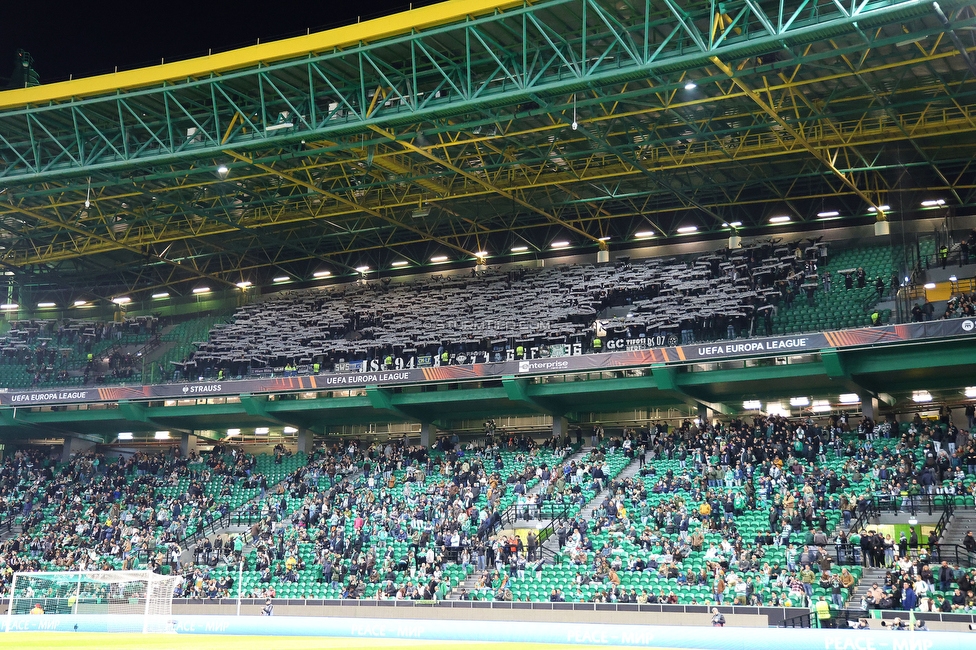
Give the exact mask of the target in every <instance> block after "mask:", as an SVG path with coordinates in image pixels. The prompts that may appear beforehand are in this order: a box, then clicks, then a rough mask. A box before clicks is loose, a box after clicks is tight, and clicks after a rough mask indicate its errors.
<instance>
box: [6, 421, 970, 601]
mask: <svg viewBox="0 0 976 650" xmlns="http://www.w3.org/2000/svg"><path fill="white" fill-rule="evenodd" d="M943 415H944V417H945V418H946V422H937V421H936V422H933V421H924V420H922V419H921V418H916V419H915V420H914V421H913V422H911V423H910V424H909V425H908V426H907V427H900V426H899V425H898V423H895V422H893V421H891V420H889V419H885V420H883V421H881V422H874V421H872V420H871V419H869V418H859V419H858V421H857V422H853V421H851V420H850V419H849V418H848V416H847V415H846V414H838V415H833V416H830V417H829V418H817V419H814V418H813V417H803V418H793V419H790V418H786V417H783V416H779V415H768V416H756V417H752V418H740V419H733V420H731V421H728V422H724V423H722V422H714V423H707V422H700V421H692V420H685V421H683V422H680V423H677V424H669V423H666V422H657V423H650V424H648V425H647V426H644V427H641V428H633V429H624V430H623V431H622V432H620V433H615V434H613V435H609V436H608V435H606V433H605V432H604V430H603V428H602V427H600V426H598V425H597V426H594V427H593V430H592V432H591V441H593V442H594V443H595V445H596V446H595V448H594V449H593V450H591V451H590V452H588V453H585V454H581V455H579V456H572V452H573V450H574V449H575V448H576V447H574V440H573V439H571V438H570V437H569V436H567V437H565V438H563V439H557V438H555V437H550V438H549V439H547V440H545V441H544V442H541V443H539V442H537V441H535V440H534V439H532V438H531V437H530V436H528V435H525V434H506V433H504V432H499V431H496V430H495V427H494V426H493V424H492V425H489V424H487V423H486V427H485V437H484V438H483V439H479V440H471V441H466V442H462V441H461V440H460V439H459V438H458V437H457V436H456V435H455V436H448V437H443V438H440V439H438V441H437V443H436V444H435V445H434V446H433V447H432V448H431V449H425V448H423V447H418V446H411V445H408V444H405V442H403V441H402V440H401V441H398V440H389V441H386V442H375V443H359V442H357V441H349V442H346V443H343V444H341V445H340V444H338V443H337V444H333V445H331V446H328V447H323V448H320V449H319V450H317V451H316V452H315V453H314V454H313V455H312V456H311V457H309V458H308V462H307V463H305V464H302V465H301V466H300V467H299V468H298V469H297V471H295V472H294V473H293V474H291V475H289V476H288V477H287V478H286V479H285V480H283V481H282V482H280V483H278V484H274V485H270V486H269V484H268V481H267V479H266V477H264V476H262V475H261V474H260V473H258V472H257V471H256V459H255V457H254V456H250V455H248V454H245V453H243V452H240V451H238V450H236V449H227V448H222V447H221V446H219V445H218V446H217V447H215V448H214V450H213V451H211V452H207V453H205V454H203V455H202V456H196V455H191V457H189V458H185V459H181V458H179V457H178V454H176V453H175V452H173V451H168V452H154V453H149V454H136V455H134V456H131V457H129V458H125V459H122V458H119V459H106V458H104V457H103V456H100V455H98V454H92V453H86V454H82V455H79V456H77V457H75V458H73V459H72V461H71V462H70V463H68V464H67V465H65V466H63V467H61V468H57V469H56V468H55V465H54V463H53V462H52V461H51V459H50V458H48V457H47V456H45V455H44V454H42V453H39V452H17V453H15V454H13V455H11V456H9V457H8V458H7V459H5V460H4V463H3V464H2V465H0V509H5V510H6V511H7V512H8V513H11V514H16V515H19V516H20V518H21V523H22V526H23V529H22V532H20V533H18V534H16V535H14V536H12V537H10V538H9V539H6V540H5V541H3V542H2V543H0V567H2V571H0V582H2V583H3V586H4V587H5V586H7V585H8V584H9V579H10V576H11V575H12V574H13V572H14V571H22V570H39V569H64V570H72V569H87V568H104V569H112V568H116V569H124V568H134V567H136V566H143V565H145V566H148V567H149V568H152V569H154V570H159V571H170V570H172V571H176V572H178V573H179V574H181V575H183V576H184V578H185V580H184V581H183V583H182V585H181V586H180V587H179V590H178V593H177V595H179V596H183V597H189V598H217V597H226V596H231V595H235V594H234V592H233V590H234V584H235V575H236V574H235V573H234V572H229V571H226V570H225V571H220V570H217V567H219V566H224V567H228V566H230V567H234V568H238V567H240V568H241V569H243V570H244V571H247V572H248V574H249V575H256V576H257V580H256V584H253V585H252V584H249V587H248V591H247V593H246V594H245V595H247V596H252V597H258V598H273V597H275V596H276V595H277V592H278V590H280V589H281V588H282V585H288V584H298V583H300V582H301V584H306V583H307V578H308V576H309V575H312V576H314V580H315V582H316V584H318V585H324V586H328V587H330V588H331V589H333V590H336V591H337V592H338V593H340V594H341V597H342V598H378V599H416V600H433V599H440V598H444V597H446V596H447V594H448V592H449V591H450V590H451V589H452V587H453V586H454V585H455V584H456V583H457V581H456V580H454V581H453V582H452V578H456V577H457V575H458V574H457V572H456V571H455V570H456V569H457V567H460V571H461V574H462V576H467V575H469V574H473V575H474V576H475V578H474V579H475V581H476V585H475V586H474V587H473V588H471V589H466V590H464V591H463V592H461V593H460V597H462V598H492V599H496V600H519V599H527V598H529V596H528V595H527V593H526V592H525V590H524V589H522V588H521V587H522V586H524V585H525V584H527V583H529V582H531V581H532V580H533V579H537V578H541V577H542V576H544V575H546V572H547V571H550V570H552V568H553V567H556V568H558V569H560V570H561V571H562V572H563V573H562V574H561V575H569V576H570V578H569V582H568V583H567V584H559V585H553V586H552V588H551V590H549V592H548V594H547V598H548V599H549V600H552V601H556V602H558V601H581V600H586V601H591V602H618V603H662V602H663V603H668V602H676V601H678V599H679V597H682V598H683V600H682V602H685V603H690V604H709V605H712V604H729V603H735V604H749V605H773V606H812V605H814V604H815V600H816V594H825V595H826V597H828V598H829V599H830V601H831V604H832V605H833V606H834V607H841V606H842V605H843V604H844V603H845V602H846V600H847V599H848V598H849V596H850V594H851V593H852V590H853V588H854V587H855V586H856V581H857V576H856V574H855V573H853V572H851V571H850V570H848V568H847V567H838V566H835V562H836V560H838V559H840V560H841V562H844V560H845V559H846V558H839V557H835V555H834V554H832V553H831V548H832V547H834V546H836V548H837V549H841V548H844V549H857V550H856V551H853V550H852V551H850V552H852V553H857V554H859V555H860V559H862V560H863V561H864V563H865V564H866V565H867V566H879V567H885V568H888V569H890V571H889V575H888V577H887V578H886V580H885V584H883V585H881V584H879V585H878V589H874V588H872V591H871V592H869V593H870V596H869V601H868V602H867V603H866V604H867V606H869V607H870V606H874V607H884V608H896V609H898V608H903V609H922V610H925V611H929V610H936V609H938V610H941V611H950V610H952V611H969V610H971V609H972V607H973V602H972V593H971V592H972V590H973V588H974V585H976V573H974V571H973V569H972V568H971V567H965V566H947V565H946V564H942V563H941V562H940V561H936V560H939V558H935V559H934V560H933V558H932V557H931V556H930V550H929V549H927V548H926V546H925V545H924V544H922V543H921V541H920V540H919V539H917V538H915V536H914V535H913V536H908V537H906V538H905V539H902V540H894V539H892V538H891V537H890V536H889V537H887V538H886V537H884V536H880V535H874V534H871V533H870V532H865V531H863V530H850V531H849V530H848V529H849V528H850V525H851V523H852V521H853V520H855V519H856V518H858V515H859V513H860V512H862V511H863V509H864V508H866V507H867V504H868V503H869V502H870V500H871V499H888V500H889V501H890V502H892V503H895V504H896V505H899V506H901V507H904V508H906V509H907V508H910V507H912V500H913V499H915V498H918V497H919V496H921V495H945V496H954V497H963V498H965V499H967V501H968V502H969V503H972V500H973V497H974V496H976V495H974V489H976V487H974V486H976V483H973V482H972V481H971V480H970V479H971V478H972V476H973V475H974V474H976V443H974V442H973V440H972V439H971V438H970V435H969V432H968V431H966V430H963V429H959V428H956V427H954V426H952V424H951V421H950V419H951V418H950V414H949V413H948V412H946V413H944V414H943ZM583 438H584V432H583V430H582V429H581V428H577V430H576V431H575V443H576V445H579V444H580V443H582V442H583ZM287 454H288V452H287V451H286V450H285V448H284V447H283V446H279V448H276V449H275V458H276V459H277V460H278V461H279V462H280V460H281V459H282V458H283V457H284V456H286V455H287ZM629 462H633V463H636V467H637V468H638V471H636V472H634V471H631V472H628V473H627V475H626V476H625V477H623V478H620V477H619V476H618V473H619V471H620V468H621V467H623V466H625V465H627V464H628V463H629ZM234 485H237V486H240V485H244V486H246V487H248V488H250V489H252V490H254V494H255V495H258V498H257V500H256V501H255V502H253V503H252V504H251V505H250V506H249V510H248V511H247V512H250V513H252V514H253V515H254V517H253V518H254V523H253V526H251V529H250V531H249V532H248V533H247V534H245V535H232V536H224V537H218V538H216V539H207V540H205V541H203V542H201V543H200V544H198V545H197V548H196V554H195V557H194V561H192V562H186V561H185V558H184V556H183V548H182V546H183V540H184V538H185V536H186V534H187V532H188V530H189V529H190V528H191V527H194V528H196V527H198V526H199V523H200V522H201V521H204V520H206V519H207V518H213V517H218V516H220V515H221V514H223V513H226V512H227V511H228V509H229V505H228V500H227V499H226V498H224V497H226V496H228V495H229V494H230V492H231V488H232V487H233V486H234ZM530 493H531V496H530ZM595 495H598V498H597V499H596V500H595V501H591V500H592V499H593V497H594V496H595ZM588 504H589V505H590V506H591V507H590V509H589V511H588V514H587V516H583V512H584V508H585V507H586V506H587V505H588ZM510 506H514V507H515V508H516V509H519V508H524V510H523V511H522V512H521V513H517V514H520V516H523V517H524V516H532V514H533V510H534V511H535V512H540V511H541V509H542V508H543V507H544V506H550V509H549V510H548V512H555V511H556V507H558V508H559V512H560V513H562V515H563V517H562V518H561V519H560V520H559V521H558V522H557V525H556V527H555V529H554V530H553V535H554V539H555V541H556V542H557V543H556V544H555V549H554V550H552V549H550V550H549V551H547V552H546V553H545V554H544V553H543V549H542V546H543V542H544V540H540V539H539V537H538V536H536V535H532V536H525V537H523V536H517V535H510V534H507V535H501V534H499V532H498V531H499V528H500V523H501V518H502V514H503V513H504V512H505V510H506V508H509V507H510ZM837 531H839V533H838V532H837ZM967 543H968V544H971V545H972V547H973V550H976V540H972V539H971V538H970V540H967ZM550 545H551V544H550ZM554 552H555V555H553V553H554ZM241 562H243V566H241V564H240V563H241ZM553 562H555V564H553ZM648 576H652V577H654V578H655V580H656V581H655V582H654V583H653V584H654V586H653V587H649V586H648V585H647V584H644V583H642V582H641V578H643V577H648ZM950 585H951V586H952V588H951V589H947V587H949V586H950ZM957 586H958V590H957V588H956V587H957ZM691 589H693V591H689V590H691ZM879 590H880V592H879ZM955 591H958V593H955ZM881 592H883V593H881ZM689 593H690V594H692V595H691V596H690V600H689V599H688V598H689V596H687V594H689ZM305 595H306V596H309V594H305ZM679 595H680V596H679Z"/></svg>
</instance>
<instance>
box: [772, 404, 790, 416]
mask: <svg viewBox="0 0 976 650" xmlns="http://www.w3.org/2000/svg"><path fill="white" fill-rule="evenodd" d="M766 413H768V414H770V415H782V416H788V415H789V414H790V412H789V411H788V410H787V409H785V408H783V403H782V402H766Z"/></svg>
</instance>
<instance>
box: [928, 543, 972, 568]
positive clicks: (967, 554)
mask: <svg viewBox="0 0 976 650" xmlns="http://www.w3.org/2000/svg"><path fill="white" fill-rule="evenodd" d="M929 553H930V554H929V562H942V561H943V560H945V561H946V562H950V563H952V564H956V565H958V566H961V567H962V566H965V567H971V566H976V552H973V551H970V550H969V549H967V548H966V547H965V546H960V545H959V544H929Z"/></svg>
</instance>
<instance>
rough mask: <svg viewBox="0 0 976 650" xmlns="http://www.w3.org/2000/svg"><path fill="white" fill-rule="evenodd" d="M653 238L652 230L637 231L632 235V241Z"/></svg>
mask: <svg viewBox="0 0 976 650" xmlns="http://www.w3.org/2000/svg"><path fill="white" fill-rule="evenodd" d="M653 236H654V231H653V230H639V231H637V232H635V233H634V239H650V238H651V237H653Z"/></svg>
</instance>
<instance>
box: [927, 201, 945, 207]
mask: <svg viewBox="0 0 976 650" xmlns="http://www.w3.org/2000/svg"><path fill="white" fill-rule="evenodd" d="M943 205H945V199H932V200H929V201H922V207H923V208H937V207H939V206H943Z"/></svg>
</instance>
